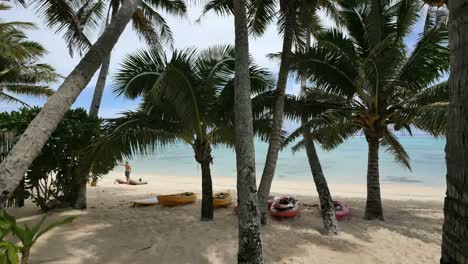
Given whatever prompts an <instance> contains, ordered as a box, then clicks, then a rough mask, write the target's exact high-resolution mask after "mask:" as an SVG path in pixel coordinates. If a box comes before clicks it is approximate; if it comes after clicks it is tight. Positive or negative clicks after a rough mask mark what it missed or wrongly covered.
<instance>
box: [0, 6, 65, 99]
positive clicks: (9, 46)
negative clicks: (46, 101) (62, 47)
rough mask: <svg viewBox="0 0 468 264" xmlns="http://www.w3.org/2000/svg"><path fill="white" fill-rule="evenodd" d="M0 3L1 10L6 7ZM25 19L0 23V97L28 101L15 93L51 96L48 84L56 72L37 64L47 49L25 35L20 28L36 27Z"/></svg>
mask: <svg viewBox="0 0 468 264" xmlns="http://www.w3.org/2000/svg"><path fill="white" fill-rule="evenodd" d="M8 9H9V7H8V6H7V5H3V4H0V11H4V10H8ZM35 28H36V26H35V25H34V24H32V23H28V22H18V21H11V22H1V23H0V100H2V101H5V102H12V103H19V104H22V105H24V106H28V104H27V103H26V102H24V101H22V100H21V99H19V98H17V97H16V96H15V94H23V95H33V96H50V95H52V94H53V90H52V89H50V88H49V86H48V84H50V83H53V82H55V81H56V80H57V79H58V77H59V75H58V74H57V73H56V72H55V70H54V69H53V68H52V67H51V66H50V65H48V64H43V63H38V60H39V59H40V58H41V57H42V56H44V55H45V53H46V50H45V49H44V47H42V45H41V44H39V43H37V42H35V41H31V40H29V39H28V38H27V36H26V34H25V33H24V31H23V30H25V29H35Z"/></svg>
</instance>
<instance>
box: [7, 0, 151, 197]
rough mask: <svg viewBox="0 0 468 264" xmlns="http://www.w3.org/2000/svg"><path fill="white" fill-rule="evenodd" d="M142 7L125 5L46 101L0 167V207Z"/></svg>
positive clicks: (134, 1)
mask: <svg viewBox="0 0 468 264" xmlns="http://www.w3.org/2000/svg"><path fill="white" fill-rule="evenodd" d="M141 4H142V0H128V1H125V2H124V4H123V5H122V8H121V9H120V10H119V13H118V14H117V17H116V18H115V19H114V21H112V23H111V24H110V25H109V27H108V28H106V30H105V32H104V33H103V34H102V35H101V37H100V38H99V39H98V41H97V42H96V44H94V45H93V46H92V47H91V49H90V50H89V51H88V52H87V53H86V55H85V56H84V57H83V59H82V60H81V61H80V63H79V64H78V65H77V66H76V67H75V69H74V70H73V71H72V72H71V73H70V75H68V77H67V78H66V79H65V80H64V82H63V83H62V85H61V86H60V88H59V89H58V91H57V92H56V93H55V94H54V95H53V96H51V97H50V98H49V100H48V101H47V103H46V104H45V105H44V107H43V108H42V110H41V111H40V112H39V114H38V115H37V116H36V117H35V118H34V120H33V121H32V122H31V123H30V124H29V126H28V128H27V129H26V131H25V132H24V133H23V135H22V136H21V137H20V139H19V140H18V142H17V143H16V145H15V146H14V147H13V149H12V150H11V151H10V153H9V154H8V156H7V157H6V158H5V160H4V161H3V162H2V163H1V164H0V204H2V203H3V202H4V201H6V200H8V198H10V196H11V195H12V193H13V191H14V190H15V189H16V187H17V186H18V184H19V183H20V181H21V180H22V179H23V178H24V175H25V173H26V171H27V169H28V167H29V166H30V165H31V163H32V162H33V161H34V159H35V158H36V157H37V156H38V155H39V153H40V152H41V149H42V147H43V146H44V145H45V144H46V142H47V140H48V139H49V137H50V135H51V134H52V132H53V131H54V130H55V129H56V128H57V125H58V124H59V123H60V121H61V120H62V119H63V116H64V115H65V113H66V112H67V111H68V110H69V109H70V107H71V105H72V104H73V103H74V102H75V100H76V98H77V97H78V95H79V94H80V93H81V91H82V90H83V88H84V87H85V86H86V85H87V84H88V83H89V81H90V79H91V78H92V76H93V74H94V73H95V72H96V70H97V69H98V68H99V66H100V65H101V64H102V62H103V60H104V59H105V58H106V57H107V56H109V54H110V52H111V50H112V48H113V47H114V45H115V43H116V42H117V40H118V39H119V37H120V35H121V34H122V32H123V31H124V29H125V27H126V25H127V24H128V22H129V21H130V19H131V17H132V15H133V13H134V12H135V11H136V10H137V8H138V7H139V6H140V5H141Z"/></svg>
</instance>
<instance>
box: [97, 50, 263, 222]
mask: <svg viewBox="0 0 468 264" xmlns="http://www.w3.org/2000/svg"><path fill="white" fill-rule="evenodd" d="M250 75H251V77H250V80H251V83H252V87H253V93H252V96H255V95H257V94H258V93H261V92H264V91H266V90H268V89H269V88H270V87H271V86H272V81H271V77H270V75H269V73H268V72H267V71H266V70H264V69H262V68H259V67H258V66H256V65H255V64H253V63H251V65H250ZM116 79H117V82H118V84H119V86H118V87H117V88H116V90H115V91H116V92H117V93H118V94H123V95H124V96H126V97H127V98H130V99H135V98H137V97H139V96H143V98H144V101H143V103H142V105H141V106H140V109H139V110H138V111H137V112H127V113H125V114H124V116H123V117H121V118H117V119H115V120H112V121H111V122H110V123H109V126H110V129H109V131H113V132H112V133H110V134H109V135H107V136H104V137H103V138H102V139H100V140H98V143H96V146H97V148H99V150H100V151H101V152H103V153H102V154H101V155H99V156H100V157H109V158H107V159H108V160H122V159H123V158H126V157H128V156H131V155H135V154H147V153H149V152H152V151H154V148H155V146H156V145H158V144H159V145H166V144H169V143H174V142H179V141H180V142H184V143H186V144H189V145H191V146H192V148H193V150H194V154H195V160H196V161H197V162H198V163H199V164H200V165H201V173H202V208H201V220H202V221H203V220H212V219H213V191H212V179H211V171H210V165H211V164H212V163H213V157H212V155H211V148H212V146H216V145H219V144H224V145H228V146H231V147H232V146H234V109H233V107H234V49H233V48H232V47H229V46H217V47H213V48H209V49H206V50H203V51H201V52H198V51H197V50H196V49H186V50H182V51H175V52H174V53H173V54H172V57H171V59H170V60H168V59H167V58H166V56H165V55H164V54H163V53H162V52H161V51H160V50H159V49H150V50H148V51H140V52H137V53H135V54H132V55H130V56H128V57H127V58H126V59H125V60H124V62H123V64H122V67H121V69H120V70H119V72H118V74H117V77H116ZM269 129H270V127H269V121H268V115H266V119H262V118H259V119H258V120H256V132H257V134H258V135H260V136H261V137H263V138H266V137H267V132H268V131H269Z"/></svg>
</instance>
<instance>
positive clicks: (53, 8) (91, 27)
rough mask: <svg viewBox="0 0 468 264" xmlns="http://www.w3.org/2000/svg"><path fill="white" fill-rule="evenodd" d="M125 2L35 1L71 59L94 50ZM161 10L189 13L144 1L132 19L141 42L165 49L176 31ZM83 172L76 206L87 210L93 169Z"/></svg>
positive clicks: (95, 106) (104, 68)
mask: <svg viewBox="0 0 468 264" xmlns="http://www.w3.org/2000/svg"><path fill="white" fill-rule="evenodd" d="M123 2H124V1H123V0H107V1H105V0H91V1H87V0H79V1H71V0H58V1H46V0H32V3H33V4H34V6H35V8H36V10H37V12H38V14H39V15H40V16H42V17H44V18H45V20H46V22H47V25H48V26H49V27H52V28H56V30H57V32H63V36H64V39H65V41H66V43H67V46H68V48H69V50H70V54H71V55H73V51H74V50H76V51H78V52H79V53H80V54H81V53H82V52H84V51H86V50H87V49H89V47H91V45H92V44H91V40H90V36H92V33H93V31H96V30H97V29H99V28H105V27H107V26H108V24H109V22H110V21H112V19H113V18H114V17H115V16H116V14H117V12H118V10H119V9H120V8H121V6H122V3H123ZM157 9H159V10H162V11H164V12H166V13H167V14H172V15H183V14H185V12H186V6H185V4H184V2H183V1H181V0H145V1H143V4H142V6H141V8H139V9H137V11H136V12H135V13H134V14H133V15H132V20H131V21H132V26H133V29H134V31H135V32H137V34H138V36H139V37H140V38H141V39H143V40H145V41H146V42H147V43H148V44H149V45H153V46H161V45H163V44H167V43H172V41H173V38H172V31H171V29H170V28H169V26H168V24H167V23H166V21H165V19H164V18H163V16H162V15H161V14H160V13H159V12H158V11H157ZM106 13H107V15H105V14H106ZM109 65H110V55H109V57H108V58H106V59H105V60H104V61H103V63H102V65H101V69H100V72H99V75H98V79H97V83H96V87H95V90H94V94H93V98H92V102H91V106H90V110H89V115H90V116H92V117H97V116H98V112H99V108H100V105H101V100H102V96H103V93H104V88H105V85H106V80H107V75H108V72H109ZM81 171H82V172H83V175H82V177H83V179H84V180H83V181H82V186H81V188H80V189H79V195H77V201H76V202H75V203H73V207H74V208H76V209H84V208H86V182H87V177H88V174H89V169H88V168H82V170H81Z"/></svg>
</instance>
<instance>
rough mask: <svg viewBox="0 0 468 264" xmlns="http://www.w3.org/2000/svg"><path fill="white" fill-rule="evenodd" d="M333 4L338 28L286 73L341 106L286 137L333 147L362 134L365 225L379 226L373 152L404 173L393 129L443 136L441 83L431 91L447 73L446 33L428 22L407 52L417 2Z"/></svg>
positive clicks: (400, 148) (322, 34)
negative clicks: (384, 154)
mask: <svg viewBox="0 0 468 264" xmlns="http://www.w3.org/2000/svg"><path fill="white" fill-rule="evenodd" d="M339 4H340V7H341V10H340V16H341V18H342V23H343V25H342V27H343V29H327V30H324V31H322V32H320V33H319V34H316V43H315V44H314V45H313V46H312V47H311V48H310V49H309V51H307V52H297V53H296V54H294V55H293V56H292V61H293V65H292V70H293V71H295V72H296V73H298V74H299V75H300V76H305V77H307V78H308V79H309V80H310V81H312V82H313V83H315V85H316V86H317V87H318V89H319V90H318V91H316V90H315V89H313V90H310V93H325V94H328V95H330V96H333V97H337V101H338V100H340V101H343V102H345V103H344V104H343V111H341V112H340V111H336V110H333V111H331V112H328V113H324V114H323V115H321V116H319V117H315V118H312V119H310V120H309V122H307V123H306V124H304V125H303V126H302V127H301V128H300V129H299V130H298V131H296V132H295V133H293V135H292V138H294V137H297V136H299V135H300V133H302V131H304V130H306V129H309V130H312V131H315V130H317V131H316V132H314V133H316V135H317V138H319V137H320V135H322V137H321V139H322V140H323V141H322V144H324V146H325V147H327V148H332V147H334V146H336V145H337V144H339V143H341V142H343V141H344V140H346V139H347V138H349V137H350V136H353V135H355V134H356V133H358V132H359V131H362V132H363V133H364V135H365V138H366V140H367V142H368V147H369V149H368V153H369V159H368V169H367V203H366V212H365V218H366V219H383V212H382V202H381V195H380V180H379V176H380V175H379V150H380V147H381V146H384V147H385V148H386V150H387V151H388V152H390V153H391V154H393V155H394V156H395V158H396V160H397V161H398V162H400V163H401V164H403V165H404V166H405V167H407V168H410V163H409V157H408V154H407V153H406V151H405V150H404V148H403V146H401V144H400V143H399V142H398V139H397V137H396V135H395V134H394V132H395V130H396V131H398V130H402V129H404V130H407V131H408V132H409V133H411V129H412V127H414V126H416V127H418V128H421V129H424V130H429V131H430V132H432V133H433V134H437V135H440V134H441V133H443V132H444V131H443V123H444V121H443V118H444V117H445V115H446V110H447V108H446V94H447V89H446V83H440V84H437V85H434V84H436V83H437V82H438V81H439V80H440V79H441V78H442V77H443V75H444V73H446V72H447V70H448V48H447V37H448V36H447V29H446V25H445V23H432V24H430V25H428V26H427V27H426V29H425V31H424V32H422V33H421V34H420V37H419V39H418V41H417V43H416V44H415V45H414V47H408V46H406V44H405V38H406V37H407V36H408V35H409V34H411V33H413V32H412V30H411V29H412V26H413V25H414V23H415V22H416V21H417V20H418V18H419V17H420V15H421V13H420V8H421V3H420V2H419V1H417V0H413V1H393V2H389V1H370V0H360V1H344V0H343V1H340V2H339ZM344 31H346V32H347V33H346V34H345V33H344ZM340 98H341V99H340ZM327 115H328V116H327ZM434 117H438V119H437V120H435V119H434ZM441 124H442V125H441ZM323 135H326V136H323Z"/></svg>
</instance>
